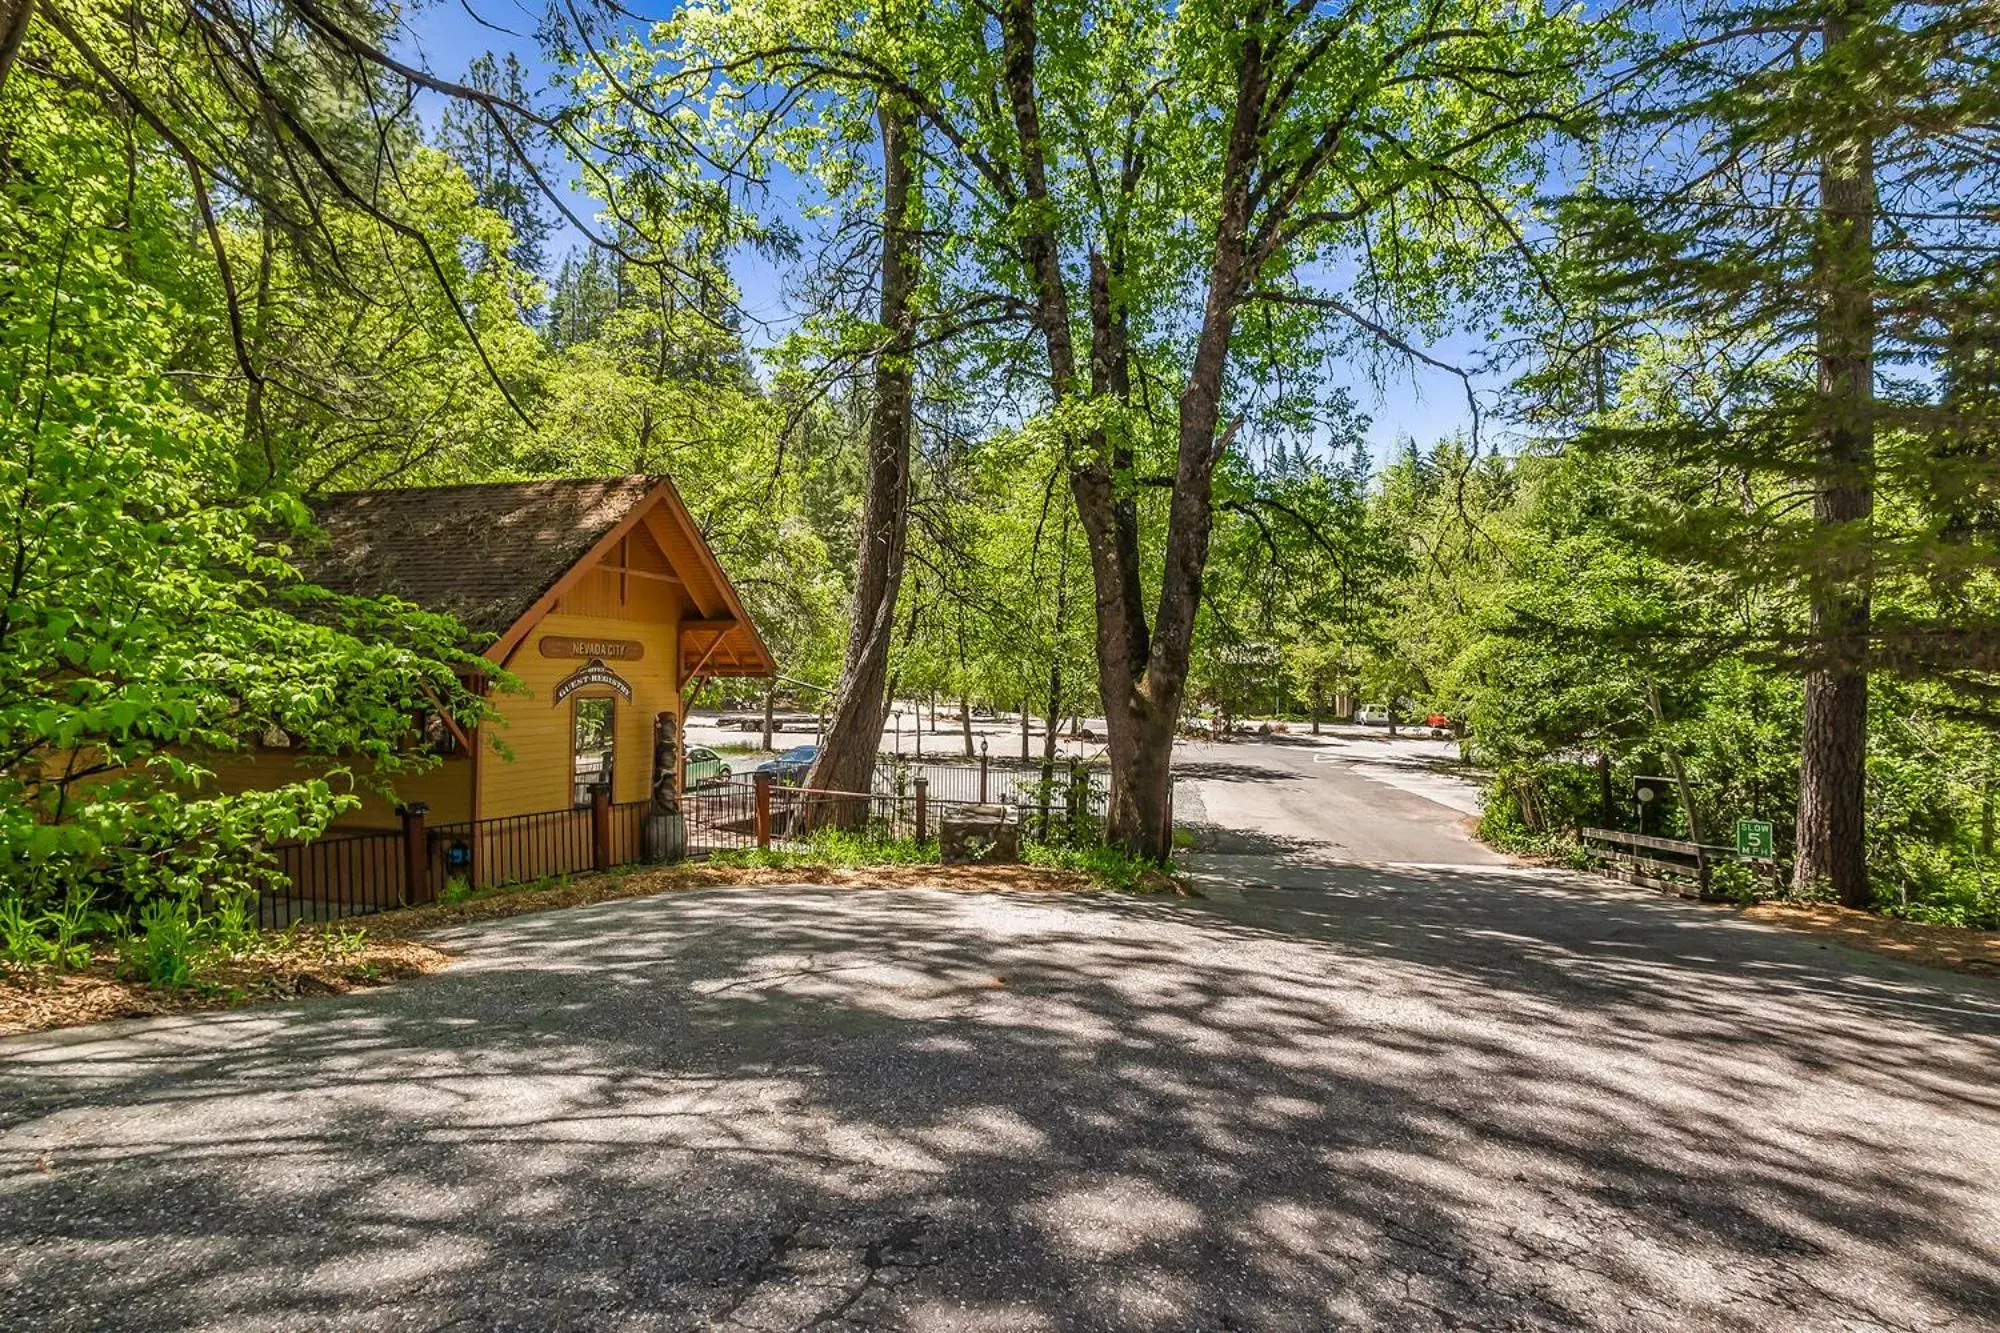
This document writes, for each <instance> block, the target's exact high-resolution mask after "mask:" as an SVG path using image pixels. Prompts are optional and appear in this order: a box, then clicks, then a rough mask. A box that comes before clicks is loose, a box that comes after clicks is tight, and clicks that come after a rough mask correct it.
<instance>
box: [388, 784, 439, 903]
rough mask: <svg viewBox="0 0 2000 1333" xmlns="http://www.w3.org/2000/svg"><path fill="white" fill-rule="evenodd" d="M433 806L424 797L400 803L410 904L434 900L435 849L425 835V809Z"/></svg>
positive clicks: (405, 884) (406, 891)
mask: <svg viewBox="0 0 2000 1333" xmlns="http://www.w3.org/2000/svg"><path fill="white" fill-rule="evenodd" d="M429 809H430V807H429V806H428V805H425V804H424V803H423V802H422V801H412V802H410V803H409V804H408V805H402V806H397V807H396V813H397V814H399V815H401V816H402V817H403V867H404V870H403V875H404V878H403V901H404V902H405V903H406V904H408V905H410V906H415V905H416V904H418V903H427V902H429V901H431V849H430V842H429V840H428V839H426V838H425V837H424V812H425V811H426V810H429Z"/></svg>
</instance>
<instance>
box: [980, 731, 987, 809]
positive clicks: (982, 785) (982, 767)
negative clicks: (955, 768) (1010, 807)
mask: <svg viewBox="0 0 2000 1333" xmlns="http://www.w3.org/2000/svg"><path fill="white" fill-rule="evenodd" d="M979 803H980V804H981V805H985V804H986V738H985V737H984V736H982V737H980V738H979Z"/></svg>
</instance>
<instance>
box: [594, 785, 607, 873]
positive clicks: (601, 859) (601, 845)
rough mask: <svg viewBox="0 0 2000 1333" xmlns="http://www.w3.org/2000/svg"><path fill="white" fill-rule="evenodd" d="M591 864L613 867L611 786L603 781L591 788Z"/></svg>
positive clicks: (604, 868) (603, 867) (596, 866)
mask: <svg viewBox="0 0 2000 1333" xmlns="http://www.w3.org/2000/svg"><path fill="white" fill-rule="evenodd" d="M590 864H591V866H592V867H593V868H594V869H597V870H609V869H611V788H609V787H607V786H605V785H604V784H603V783H599V784H598V785H596V786H595V787H592V788H591V789H590Z"/></svg>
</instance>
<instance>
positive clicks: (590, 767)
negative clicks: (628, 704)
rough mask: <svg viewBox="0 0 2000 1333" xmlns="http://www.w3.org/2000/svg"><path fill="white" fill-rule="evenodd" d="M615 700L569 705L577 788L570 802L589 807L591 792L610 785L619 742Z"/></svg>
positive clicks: (581, 702) (574, 701)
mask: <svg viewBox="0 0 2000 1333" xmlns="http://www.w3.org/2000/svg"><path fill="white" fill-rule="evenodd" d="M617 704H618V701H617V700H616V699H572V700H571V701H570V754H571V756H572V758H571V772H572V774H573V777H574V788H573V791H572V794H571V801H572V803H573V804H576V805H589V804H590V789H591V788H592V787H596V786H599V785H603V786H607V787H608V786H610V785H611V773H612V759H613V752H614V750H615V749H616V739H617V732H618V728H617V725H616V723H617V717H618V715H617Z"/></svg>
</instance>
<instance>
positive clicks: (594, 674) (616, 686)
mask: <svg viewBox="0 0 2000 1333" xmlns="http://www.w3.org/2000/svg"><path fill="white" fill-rule="evenodd" d="M593 685H603V686H606V687H608V688H610V689H613V690H616V691H617V692H618V693H619V694H620V695H622V696H623V697H624V699H625V701H626V702H627V703H630V702H631V700H632V686H631V683H630V682H629V681H627V680H626V679H625V677H623V676H621V675H619V674H618V673H617V672H616V671H613V670H612V669H611V668H610V667H608V666H606V665H604V663H602V662H600V661H598V660H596V659H595V658H593V659H592V660H591V661H590V662H589V663H587V664H586V665H584V666H580V667H578V668H577V669H576V670H574V671H572V672H570V673H569V674H568V675H567V676H564V677H563V678H562V680H561V682H559V683H558V684H557V685H556V690H555V697H554V698H552V699H551V700H550V701H549V702H550V704H551V705H554V704H559V703H561V702H562V701H563V700H565V699H567V698H569V697H570V696H571V695H572V694H575V693H576V692H577V691H578V690H587V689H589V688H590V687H591V686H593Z"/></svg>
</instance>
